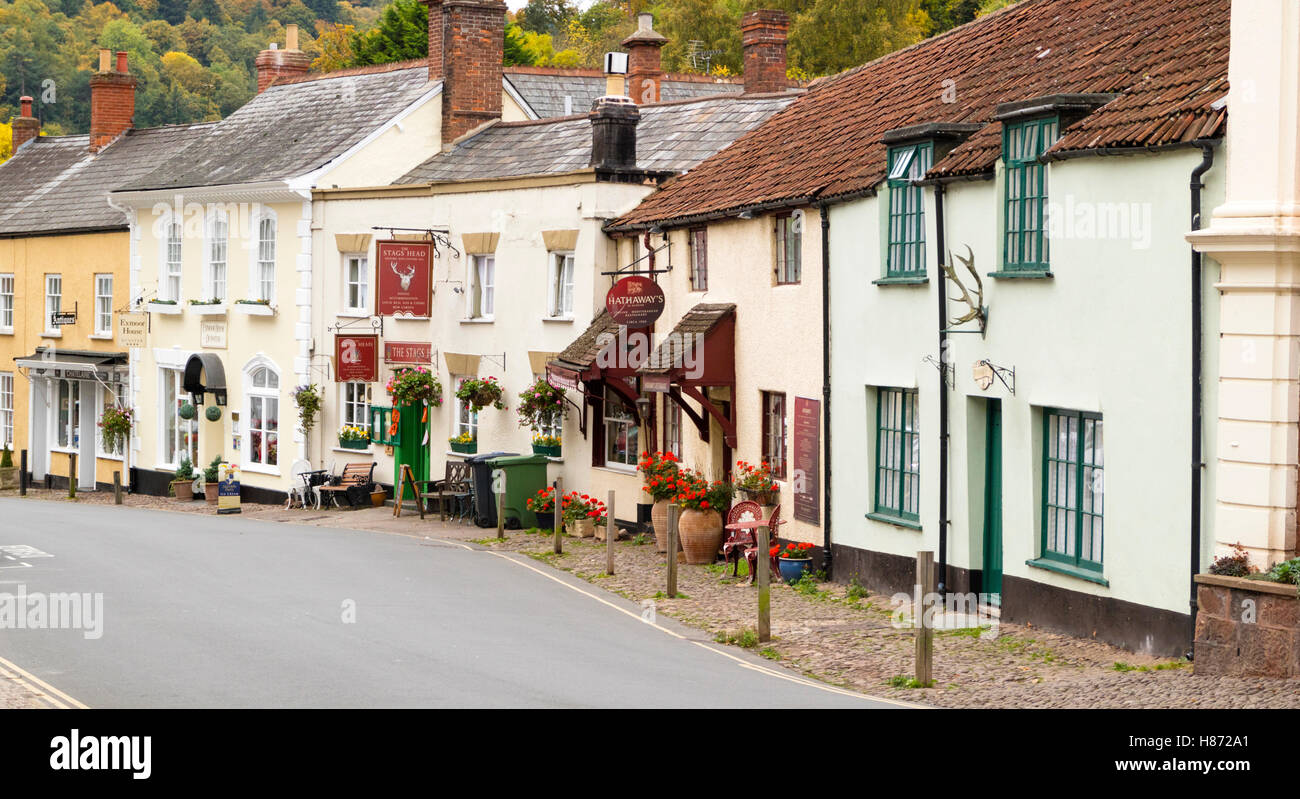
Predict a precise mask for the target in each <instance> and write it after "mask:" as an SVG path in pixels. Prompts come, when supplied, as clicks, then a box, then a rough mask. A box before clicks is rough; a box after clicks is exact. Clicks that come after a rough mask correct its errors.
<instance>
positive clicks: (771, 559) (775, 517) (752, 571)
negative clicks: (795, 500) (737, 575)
mask: <svg viewBox="0 0 1300 799" xmlns="http://www.w3.org/2000/svg"><path fill="white" fill-rule="evenodd" d="M759 518H762V516H761V515H760V517H759ZM783 524H785V522H783V521H781V506H780V505H777V506H776V507H775V508H773V509H772V518H770V519H768V520H767V532H768V536H767V545H768V548H769V549H770V548H771V547H774V546H776V539H777V538H778V537H779V532H778V530H779V528H780V527H781V525H783ZM758 554H759V553H758V535H757V534H756V533H755V534H754V535H753V537H752V538H751V540H750V544H749V546H747V547H746V548H745V561H746V562H747V563H748V564H749V581H750V582H751V583H752V582H754V581H756V580H757V579H758ZM763 555H764V557H766V558H767V564H768V567H769V568H770V569H771V570H772V574H773V575H775V576H776V578H777V579H780V578H781V567H780V565H779V564H778V563H777V560H776V556H775V555H773V554H771V552H765V553H763Z"/></svg>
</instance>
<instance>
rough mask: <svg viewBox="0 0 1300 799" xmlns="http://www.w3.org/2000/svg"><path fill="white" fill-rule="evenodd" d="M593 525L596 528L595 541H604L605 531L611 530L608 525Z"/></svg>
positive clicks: (593, 523) (594, 532)
mask: <svg viewBox="0 0 1300 799" xmlns="http://www.w3.org/2000/svg"><path fill="white" fill-rule="evenodd" d="M592 525H593V526H594V530H593V532H592V535H593V536H595V539H596V540H597V541H604V540H605V531H606V530H608V529H609V525H606V524H596V523H595V522H592Z"/></svg>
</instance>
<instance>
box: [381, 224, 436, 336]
mask: <svg viewBox="0 0 1300 799" xmlns="http://www.w3.org/2000/svg"><path fill="white" fill-rule="evenodd" d="M375 247H376V249H375V261H376V264H375V278H376V279H375V293H376V297H375V313H376V314H378V315H379V316H412V317H421V318H428V317H429V316H430V313H431V306H432V285H433V243H432V242H425V241H380V242H377V243H376V245H375Z"/></svg>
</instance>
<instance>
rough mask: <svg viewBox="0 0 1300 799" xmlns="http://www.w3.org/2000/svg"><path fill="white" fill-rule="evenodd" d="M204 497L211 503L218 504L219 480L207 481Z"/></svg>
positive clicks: (204, 486)
mask: <svg viewBox="0 0 1300 799" xmlns="http://www.w3.org/2000/svg"><path fill="white" fill-rule="evenodd" d="M203 499H204V500H205V501H206V502H207V503H208V504H209V505H215V504H217V482H216V481H215V480H214V481H212V482H211V483H207V482H205V483H204V484H203Z"/></svg>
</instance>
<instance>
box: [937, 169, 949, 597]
mask: <svg viewBox="0 0 1300 799" xmlns="http://www.w3.org/2000/svg"><path fill="white" fill-rule="evenodd" d="M946 193H947V188H946V186H945V185H944V184H943V183H936V184H935V186H934V223H935V246H936V248H937V249H938V251H939V271H940V274H939V275H937V277H938V283H939V564H938V572H937V573H938V576H939V579H938V586H937V587H936V590H937V591H938V594H939V596H940V597H946V596H947V589H948V373H947V372H948V332H947V330H948V275H947V273H946V272H945V271H944V269H943V265H944V263H945V255H944V253H946V252H947V249H946V247H947V242H946V241H945V237H944V223H943V198H944V196H945V194H946Z"/></svg>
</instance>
